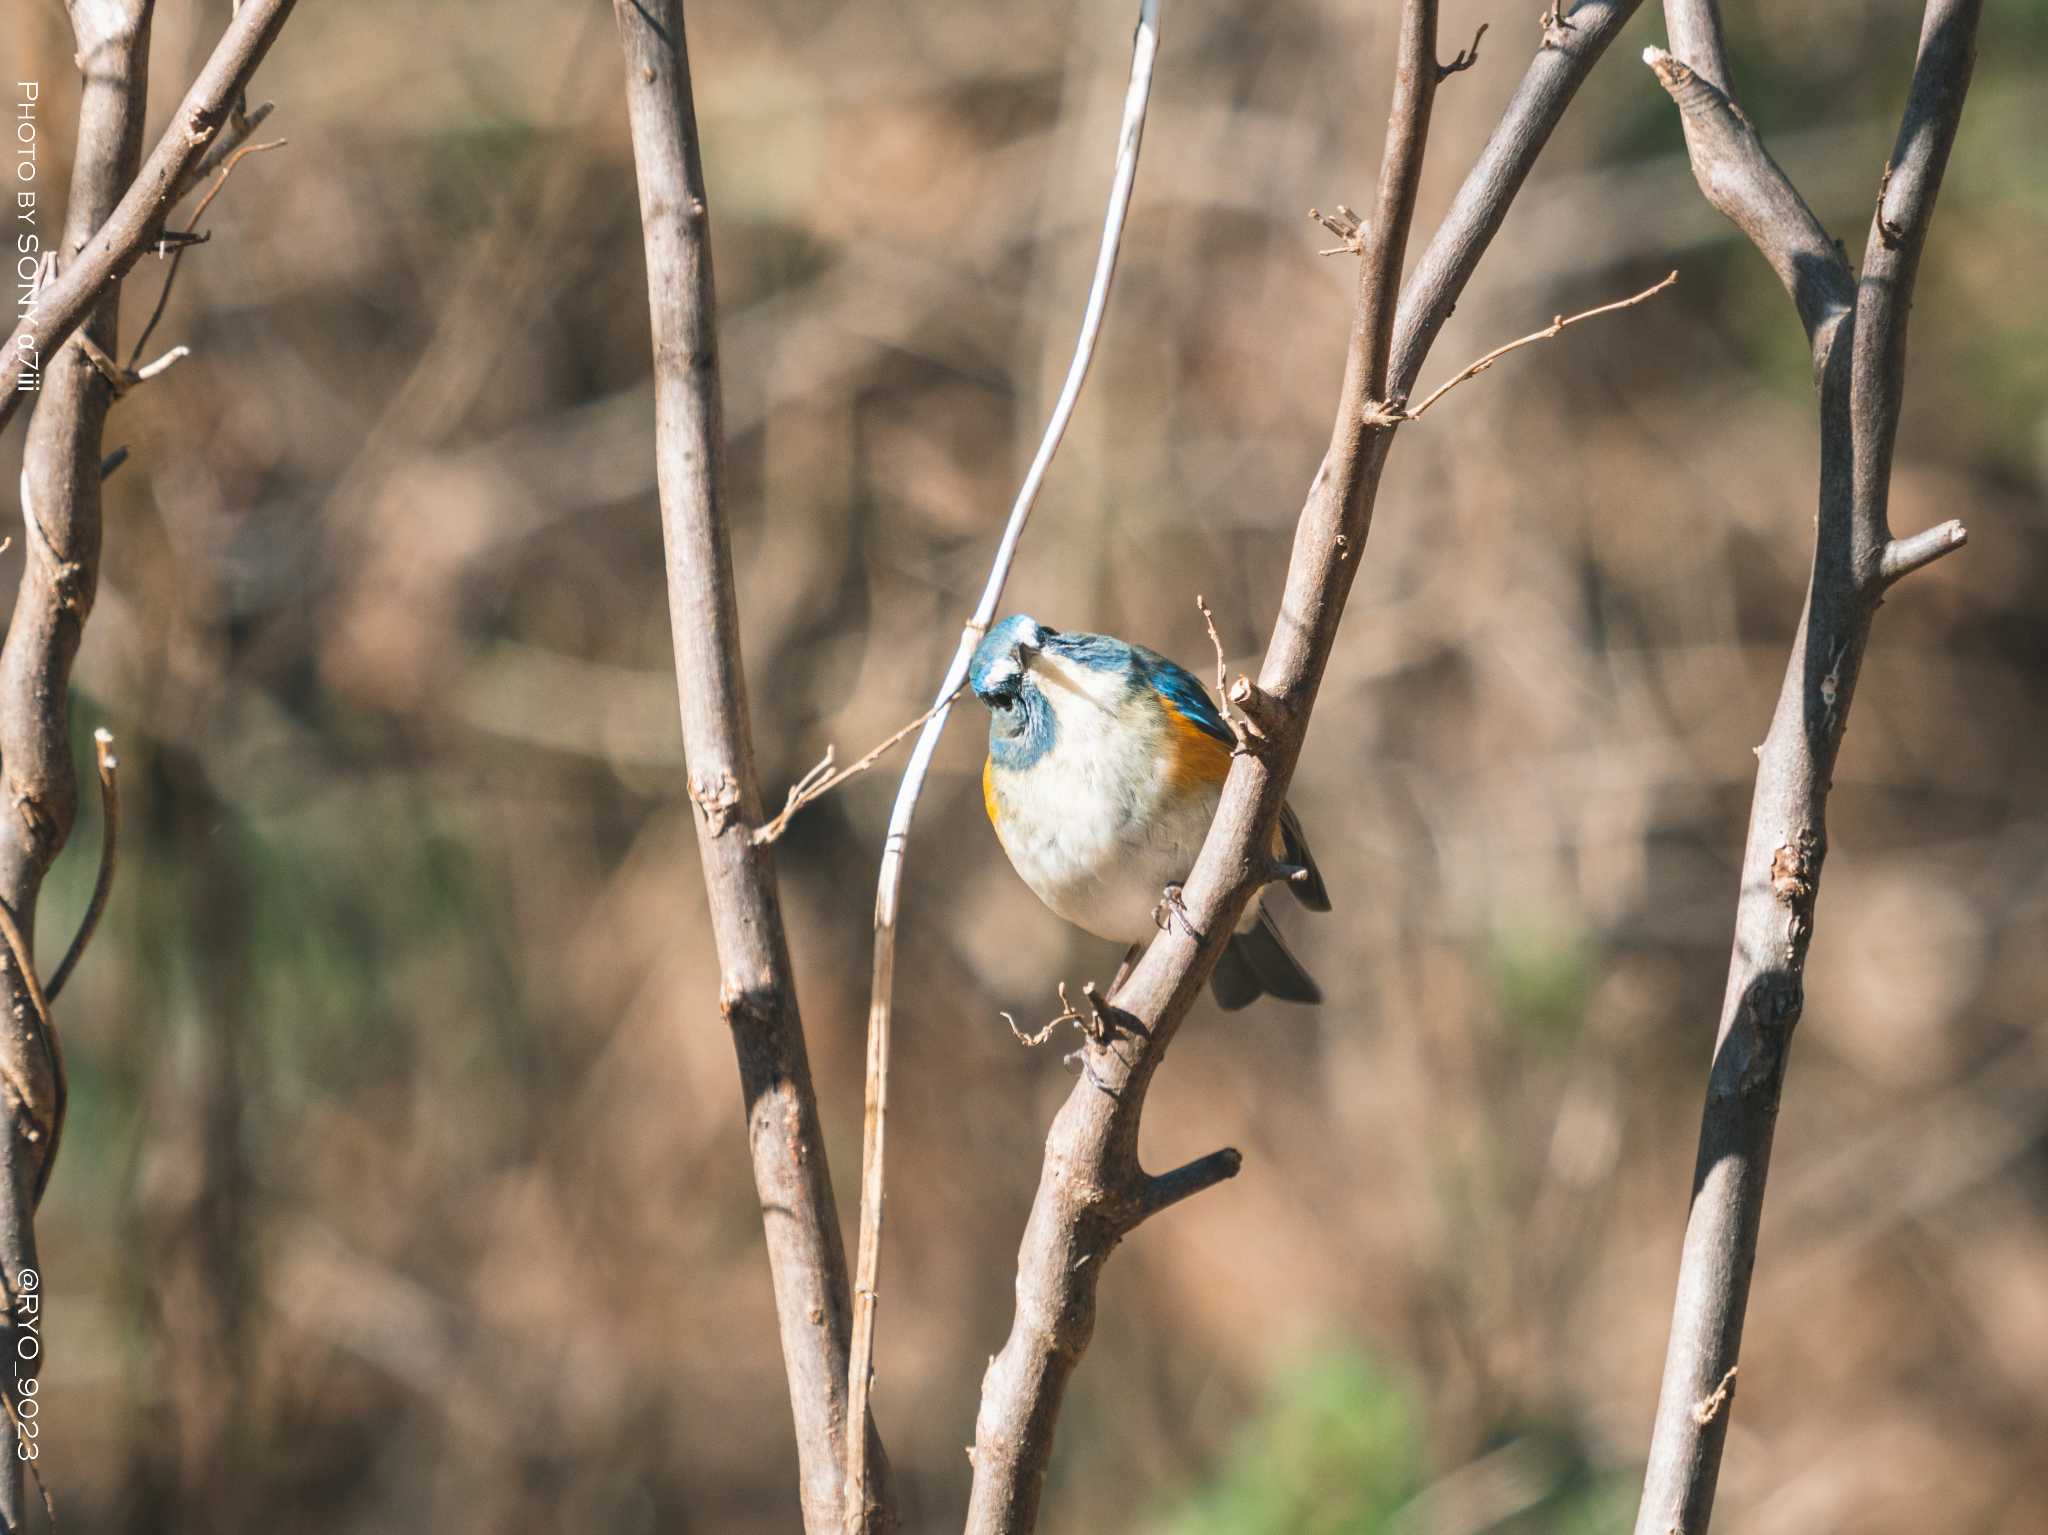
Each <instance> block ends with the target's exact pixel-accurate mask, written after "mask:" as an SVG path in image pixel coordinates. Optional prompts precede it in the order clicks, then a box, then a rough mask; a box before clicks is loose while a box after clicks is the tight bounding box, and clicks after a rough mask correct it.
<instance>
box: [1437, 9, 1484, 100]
mask: <svg viewBox="0 0 2048 1535" xmlns="http://www.w3.org/2000/svg"><path fill="white" fill-rule="evenodd" d="M1488 25H1490V24H1489V23H1487V22H1484V21H1482V22H1480V23H1479V30H1478V31H1477V32H1474V33H1473V34H1472V46H1471V47H1470V48H1461V49H1459V50H1458V52H1457V53H1456V54H1454V55H1453V56H1452V58H1451V62H1450V63H1448V64H1439V65H1437V67H1436V83H1437V84H1438V85H1442V84H1443V83H1444V81H1446V80H1448V79H1450V78H1451V76H1452V75H1457V74H1463V73H1464V72H1465V71H1466V70H1468V69H1470V68H1471V67H1472V66H1473V65H1474V64H1477V63H1478V62H1479V40H1480V39H1481V38H1482V37H1484V36H1486V29H1487V27H1488Z"/></svg>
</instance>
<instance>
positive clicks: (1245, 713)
mask: <svg viewBox="0 0 2048 1535" xmlns="http://www.w3.org/2000/svg"><path fill="white" fill-rule="evenodd" d="M1195 606H1196V607H1198V608H1200V609H1201V610H1202V624H1203V627H1205V628H1206V629H1208V631H1209V643H1210V644H1211V645H1212V646H1214V647H1215V650H1216V710H1217V712H1218V713H1219V714H1221V715H1222V716H1223V722H1224V724H1226V725H1228V726H1229V727H1230V733H1231V734H1232V735H1233V736H1235V737H1237V745H1236V747H1235V748H1233V750H1235V751H1240V752H1248V751H1256V750H1258V747H1259V743H1260V742H1262V741H1264V740H1265V739H1266V726H1265V722H1264V721H1263V720H1261V719H1259V718H1258V717H1257V714H1260V713H1263V712H1265V707H1266V701H1265V699H1264V698H1262V697H1261V696H1260V695H1259V690H1258V687H1257V685H1256V684H1255V683H1254V682H1253V681H1252V680H1251V678H1249V677H1239V678H1238V679H1237V681H1236V682H1232V681H1231V680H1230V668H1229V667H1228V666H1227V665H1225V664H1224V660H1223V637H1222V636H1221V635H1220V634H1218V633H1217V632H1216V615H1215V614H1214V613H1211V612H1210V611H1209V602H1208V599H1207V598H1205V597H1203V596H1202V595H1201V594H1200V593H1197V594H1196V595H1195ZM1255 711H1256V712H1255Z"/></svg>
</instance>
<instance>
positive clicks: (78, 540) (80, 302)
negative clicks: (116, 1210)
mask: <svg viewBox="0 0 2048 1535" xmlns="http://www.w3.org/2000/svg"><path fill="white" fill-rule="evenodd" d="M151 12H152V7H151V4H150V0H118V3H108V4H97V5H82V4H81V5H74V6H72V7H71V16H72V28H73V32H74V35H75V36H76V39H77V43H78V51H77V57H78V62H79V65H80V68H81V70H82V71H83V73H84V77H85V78H84V82H83V86H82V88H81V91H80V96H79V107H78V148H77V154H76V158H75V159H74V161H73V163H72V168H71V189H70V197H69V199H68V202H67V205H66V208H65V219H64V231H63V236H62V245H61V247H60V249H61V256H60V262H61V263H68V264H69V265H70V266H71V267H75V268H76V269H77V270H78V271H80V272H88V271H89V270H90V267H89V263H90V259H91V253H92V252H93V251H94V250H95V249H96V248H98V246H99V244H100V242H99V240H98V238H97V237H96V236H95V234H94V231H95V230H97V229H100V228H101V227H102V226H103V225H105V224H107V223H108V222H109V220H110V218H111V217H112V216H113V215H114V214H115V213H116V211H117V210H118V209H119V208H122V207H126V206H128V205H129V204H130V203H131V202H132V201H133V199H134V193H133V189H132V188H131V185H130V184H131V182H133V181H134V178H135V175H136V169H137V166H138V164H139V163H140V161H141V158H142V130H143V116H144V112H145V110H146V107H147V104H148V100H147V98H148V88H149V32H150V20H151ZM281 19H282V18H280V20H281ZM266 41H267V38H266ZM251 67H252V68H253V67H254V65H253V62H252V64H251ZM174 131H175V130H174ZM124 191H125V192H127V194H128V195H127V196H125V197H124V195H123V193H124ZM81 251H83V252H85V253H86V255H85V256H84V257H80V256H78V255H77V253H79V252H81ZM119 275H120V274H119V271H106V272H103V273H102V274H101V275H100V277H99V278H98V279H97V280H95V281H93V282H91V284H90V285H89V286H88V285H84V284H80V283H79V282H78V281H77V280H76V279H75V278H74V277H73V276H72V275H71V272H70V271H69V270H65V271H60V273H59V275H58V277H57V279H56V281H54V282H53V283H51V284H50V286H49V287H48V288H47V289H45V290H44V291H43V292H42V294H41V295H40V296H39V299H38V308H39V309H41V310H42V312H43V316H44V318H41V319H29V320H26V321H25V322H24V325H23V327H22V329H18V330H17V331H16V341H15V343H14V344H13V345H10V347H9V351H8V356H7V357H6V358H5V359H4V363H5V369H15V370H16V372H18V371H19V368H20V366H21V365H22V364H24V363H25V362H26V360H27V358H26V356H25V354H23V353H22V352H20V351H17V350H16V348H17V347H18V346H19V345H20V342H21V338H22V336H23V331H24V330H27V331H29V333H30V334H31V335H34V336H35V337H36V342H37V344H39V346H40V349H41V351H42V353H43V354H44V356H43V358H42V359H41V360H40V363H39V365H40V366H41V368H42V371H43V373H44V377H43V379H42V381H41V382H42V393H41V398H40V400H39V401H38V403H37V406H36V411H35V415H34V417H33V419H32V420H31V421H30V423H29V431H28V437H27V441H26V443H25V444H24V446H23V450H22V470H21V511H22V523H23V530H24V533H25V535H26V537H25V540H24V541H25V544H26V548H25V550H24V557H23V563H22V572H21V585H20V587H19V589H18V592H17V594H16V597H15V603H14V615H13V617H12V619H11V620H10V621H9V625H8V630H7V640H6V648H5V650H4V652H0V764H4V768H5V774H6V789H7V798H8V801H9V803H10V804H11V805H13V806H14V808H15V811H16V814H15V815H14V816H12V817H9V818H8V826H7V828H6V830H5V831H4V832H0V913H4V917H5V920H4V924H0V925H4V927H5V929H6V937H7V947H8V950H9V961H10V962H9V963H8V965H7V967H6V974H5V977H4V979H0V1016H6V1017H8V1018H10V1019H12V1020H14V1024H13V1026H12V1027H10V1028H8V1029H6V1030H5V1031H4V1036H0V1075H4V1077H5V1079H6V1081H7V1084H8V1089H9V1091H8V1095H7V1096H8V1098H9V1099H10V1100H11V1101H10V1102H9V1104H8V1109H9V1112H8V1113H7V1114H6V1115H4V1116H0V1118H4V1123H0V1147H4V1148H5V1166H4V1168H0V1273H4V1278H5V1283H6V1289H7V1294H8V1296H9V1299H10V1303H11V1304H10V1311H12V1309H13V1306H14V1305H18V1304H23V1303H24V1302H22V1301H20V1300H18V1299H17V1297H20V1296H22V1293H23V1292H22V1275H23V1273H24V1272H25V1271H27V1270H33V1269H37V1268H38V1261H37V1257H36V1245H35V1212H36V1207H37V1206H38V1204H39V1203H40V1202H41V1199H42V1195H43V1191H44V1189H46V1188H47V1187H48V1186H49V1181H50V1174H51V1172H52V1171H53V1170H54V1168H55V1165H56V1156H57V1145H58V1141H59V1138H60V1137H61V1135H62V1133H63V1128H64V1111H65V1100H66V1085H65V1080H64V1064H63V1054H62V1051H61V1049H60V1046H59V1043H58V1039H57V1032H56V1028H55V1025H54V1024H53V1023H52V1022H51V1019H50V1007H49V1000H48V997H47V996H45V994H44V991H43V987H42V986H41V984H40V983H39V981H38V980H37V976H36V966H35V931H36V904H37V900H38V898H39V896H40V894H41V891H42V884H43V878H44V876H45V875H46V874H47V873H48V872H49V869H50V865H51V864H52V863H53V862H54V861H55V860H56V857H57V855H58V853H59V852H61V851H62V850H63V847H64V843H65V841H66V839H68V838H69V837H70V835H71V826H72V821H73V819H74V817H75V816H76V813H77V805H78V788H77V784H76V781H75V771H76V770H75V768H74V766H73V763H72V759H71V664H72V661H73V659H74V658H75V657H76V656H77V654H78V644H79V640H80V639H81V637H82V636H83V634H84V629H85V620H86V617H87V615H88V614H90V613H91V611H92V605H93V597H94V595H95V593H96V591H97V589H98V585H99V564H100V484H101V474H100V461H101V434H102V429H103V428H104V426H105V423H106V413H107V407H108V405H109V404H110V403H111V402H112V400H113V397H114V390H113V388H112V386H111V385H110V384H109V382H108V381H107V379H105V378H104V377H103V376H102V375H101V373H100V371H99V368H98V367H97V366H96V364H95V363H94V361H93V358H92V356H91V355H90V354H89V353H88V350H87V348H88V347H90V348H91V349H92V350H93V351H96V352H98V353H100V354H102V355H106V356H111V355H114V354H115V353H116V352H117V351H118V336H117V334H116V330H117V323H116V322H117V318H118V315H119V310H120V286H119V282H118V278H119ZM67 294H68V295H69V296H68V297H67ZM67 305H68V311H69V312H68V314H67V315H66V316H65V318H64V319H63V321H62V323H61V324H56V323H53V322H52V320H51V319H50V318H49V315H50V312H51V311H63V310H65V309H66V308H67ZM33 327H40V329H32V328H33ZM81 327H82V329H81ZM74 330H78V331H79V334H78V337H77V342H76V344H72V345H62V344H61V343H62V342H63V340H64V338H65V337H67V336H69V335H70V334H71V333H72V332H73V331H74ZM5 369H0V372H4V371H5ZM15 376H16V373H6V376H5V377H4V379H0V387H4V388H5V389H6V390H7V391H8V392H7V394H6V396H5V399H4V400H0V422H4V420H5V418H6V412H8V411H9V410H11V409H12V408H13V407H14V406H15V405H16V404H18V403H19V401H20V396H19V395H17V394H15V393H14V392H13V383H14V378H15ZM36 1299H37V1304H38V1305H40V1303H41V1296H40V1295H38V1296H37V1297H36ZM12 1322H13V1318H12V1316H10V1329H9V1330H10V1333H11V1332H12ZM13 1343H14V1339H13V1338H12V1337H11V1336H10V1337H9V1338H8V1340H7V1346H8V1352H9V1353H10V1354H13V1353H14V1352H15V1350H14V1348H13ZM34 1369H35V1366H34V1365H33V1364H31V1365H29V1367H28V1369H27V1370H25V1371H23V1372H21V1373H20V1374H18V1375H16V1376H13V1377H10V1379H9V1381H8V1384H7V1399H8V1406H9V1409H10V1412H12V1411H13V1410H14V1409H15V1407H16V1406H17V1405H18V1397H19V1393H20V1390H21V1387H22V1385H23V1382H24V1379H25V1377H26V1376H27V1375H30V1374H32V1373H33V1371H34ZM5 1459H6V1462H7V1470H6V1472H5V1473H4V1474H0V1519H4V1521H5V1523H6V1526H7V1527H8V1528H9V1529H20V1528H23V1527H24V1523H25V1517H26V1514H27V1508H26V1506H25V1499H24V1495H23V1488H22V1484H21V1465H20V1462H19V1460H17V1458H16V1457H15V1456H13V1455H8V1456H6V1457H5Z"/></svg>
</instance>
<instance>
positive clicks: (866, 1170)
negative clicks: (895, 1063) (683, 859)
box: [846, 0, 1160, 1528]
mask: <svg viewBox="0 0 2048 1535" xmlns="http://www.w3.org/2000/svg"><path fill="white" fill-rule="evenodd" d="M1159 10H1160V4H1159V0H1140V4H1139V7H1138V28H1137V33H1136V35H1135V36H1134V37H1133V39H1132V42H1131V79H1130V85H1129V87H1128V89H1127V90H1126V91H1125V93H1124V111H1123V121H1122V123H1121V125H1120V126H1119V127H1118V129H1117V148H1116V170H1115V174H1114V176H1113V177H1112V178H1111V181H1110V189H1109V209H1108V211H1107V213H1106V214H1105V215H1104V217H1103V223H1102V243H1101V246H1100V248H1099V249H1098V251H1097V252H1096V257H1095V276H1094V280H1093V281H1092V282H1091V283H1090V285H1089V289H1088V303H1087V307H1086V308H1085V309H1084V310H1083V311H1082V315H1081V334H1080V337H1079V339H1078V340H1077V341H1076V342H1075V344H1074V357H1073V361H1072V362H1071V363H1069V364H1068V366H1067V376H1066V380H1065V382H1064V383H1062V384H1061V386H1060V393H1059V398H1058V400H1056V401H1055V402H1054V404H1053V410H1052V418H1051V420H1049V421H1048V422H1047V423H1046V427H1045V436H1044V437H1043V438H1042V439H1041V440H1040V442H1039V444H1038V451H1037V453H1035V454H1034V455H1033V456H1032V459H1031V467H1030V469H1029V470H1027V471H1026V473H1025V475H1024V483H1023V485H1022V487H1021V488H1020V489H1019V490H1018V492H1017V500H1016V503H1015V504H1014V505H1013V506H1012V507H1011V508H1010V520H1009V522H1008V523H1007V524H1006V525H1005V526H1004V529H1003V537H1002V541H1001V543H999V544H998V545H997V546H996V556H995V563H994V565H993V567H992V568H991V569H990V571H989V577H988V584H987V585H986V586H984V587H983V588H982V593H981V601H980V602H978V603H977V604H976V605H975V609H974V616H973V617H972V618H971V619H969V620H968V622H967V626H966V628H965V629H964V630H962V631H961V635H960V643H959V645H958V646H956V647H955V649H954V652H953V660H952V662H951V664H950V665H948V666H947V668H946V677H945V681H943V682H942V683H941V684H940V685H939V692H938V702H937V704H936V705H935V706H934V713H933V714H932V717H931V718H930V719H929V720H928V721H926V723H925V726H924V729H923V731H922V733H921V734H920V735H919V736H918V738H917V745H916V747H915V748H914V749H913V750H912V752H911V754H910V762H909V765H908V766H907V767H905V769H904V771H903V781H902V783H901V785H900V786H899V787H898V788H897V791H896V804H895V807H894V808H893V810H892V811H891V812H890V815H889V830H888V835H887V837H886V838H885V839H884V840H883V843H882V868H881V874H880V877H879V879H878V880H877V882H876V890H875V956H874V983H873V993H872V997H871V999H870V1001H869V1004H868V1054H867V1094H866V1098H867V1112H866V1116H865V1120H866V1122H865V1124H864V1126H863V1132H864V1133H863V1136H862V1155H861V1186H860V1248H859V1254H858V1258H857V1260H856V1263H855V1270H854V1286H853V1351H852V1356H851V1361H850V1364H849V1366H848V1373H847V1390H848V1405H849V1410H850V1412H851V1415H852V1422H853V1424H854V1425H855V1432H852V1433H849V1434H848V1435H847V1440H846V1452H847V1466H846V1471H847V1475H846V1499H847V1510H848V1527H849V1528H852V1527H853V1515H854V1513H855V1511H856V1510H857V1509H858V1508H859V1507H860V1506H861V1504H862V1501H863V1499H864V1498H865V1493H864V1491H863V1487H864V1483H865V1481H866V1476H867V1471H866V1455H867V1446H866V1442H865V1438H864V1436H863V1435H862V1434H861V1433H860V1432H858V1426H859V1425H861V1424H864V1423H865V1422H866V1421H867V1415H868V1386H869V1382H870V1380H871V1378H872V1376H873V1373H874V1358H875V1285H876V1281H877V1277H878V1275H879V1273H880V1269H881V1247H882V1187H883V1164H884V1160H885V1155H886V1148H887V1127H888V1112H889V1024H890V1016H891V1012H892V1010H893V1006H894V998H893V991H894V987H895V977H896V917H897V907H898V902H899V900H900V895H901V891H902V887H903V864H904V857H905V854H906V852H907V850H908V848H909V844H910V823H911V819H912V817H913V816H915V814H916V813H917V802H918V797H919V796H920V795H921V794H922V793H923V792H924V782H925V776H926V774H927V773H928V772H929V771H930V769H931V762H932V754H933V753H934V752H935V751H936V750H937V749H938V744H939V736H940V734H941V733H942V732H943V731H944V730H945V728H946V721H947V719H948V718H949V717H950V714H951V708H950V704H949V701H950V700H951V699H952V697H953V695H954V694H955V693H957V692H959V690H960V686H961V684H962V683H963V682H965V681H966V679H967V663H968V661H969V660H970V659H971V658H972V657H973V655H974V647H975V646H976V645H977V644H979V643H980V641H981V637H982V635H984V634H986V633H987V632H988V626H989V624H990V623H991V622H993V621H994V619H995V610H996V603H997V602H998V601H1000V600H1001V598H1002V594H1003V586H1004V583H1005V582H1007V581H1008V580H1009V576H1010V566H1011V564H1012V562H1014V561H1015V559H1016V557H1017V545H1018V543H1019V541H1020V540H1021V539H1022V538H1023V536H1024V528H1025V524H1026V523H1027V522H1029V520H1030V517H1031V508H1032V506H1033V504H1034V503H1035V502H1036V501H1037V499H1038V487H1039V486H1040V484H1042V483H1043V481H1044V479H1045V473H1046V470H1047V469H1048V468H1049V467H1051V464H1052V458H1053V454H1054V453H1055V452H1056V451H1057V450H1058V448H1059V445H1060V439H1061V437H1062V436H1064V435H1065V433H1066V429H1067V422H1068V421H1069V420H1070V419H1072V417H1073V414H1074V406H1075V404H1076V403H1077V402H1078V401H1079V399H1080V397H1081V385H1082V383H1083V382H1084V381H1085V380H1086V379H1087V377H1088V368H1089V365H1090V364H1091V363H1093V362H1094V360H1095V343H1096V340H1097V338H1098V337H1099V336H1100V335H1101V332H1102V318H1103V315H1104V313H1105V311H1106V310H1107V308H1108V304H1109V290H1110V285H1111V282H1112V280H1113V279H1114V278H1115V276H1116V262H1117V252H1118V250H1119V249H1120V248H1121V246H1122V244H1123V233H1124V222H1125V219H1126V218H1127V217H1128V216H1129V214H1130V208H1131V191H1132V188H1133V187H1134V186H1135V185H1136V182H1137V176H1138V150H1139V147H1140V145H1141V144H1142V143H1143V141H1144V136H1145V109H1146V107H1147V105H1148V104H1149V103H1150V101H1151V96H1152V65H1153V61H1154V60H1155V59H1156V58H1157V57H1158V53H1159Z"/></svg>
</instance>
